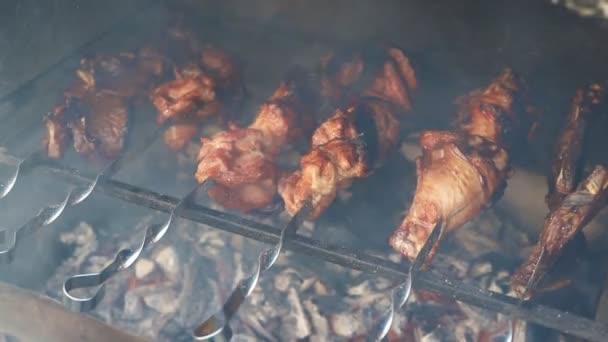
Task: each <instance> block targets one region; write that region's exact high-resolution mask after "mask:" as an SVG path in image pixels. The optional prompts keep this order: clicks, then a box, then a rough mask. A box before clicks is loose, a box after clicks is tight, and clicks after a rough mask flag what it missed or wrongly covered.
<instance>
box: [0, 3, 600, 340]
mask: <svg viewBox="0 0 608 342" xmlns="http://www.w3.org/2000/svg"><path fill="white" fill-rule="evenodd" d="M158 4H159V1H154V2H153V3H151V4H150V6H149V7H148V8H151V7H153V6H155V5H158ZM127 17H129V16H127ZM125 20H126V19H125ZM116 26H120V25H116ZM108 33H109V32H104V33H103V34H100V35H99V36H97V37H95V38H94V39H93V40H91V41H90V42H88V43H87V44H86V46H90V45H92V44H93V43H94V42H96V41H98V40H100V39H101V38H102V37H103V36H105V35H106V34H108ZM290 34H291V33H290ZM299 37H300V38H302V40H303V41H306V40H308V38H310V37H307V36H306V35H301V34H300V35H299ZM324 40H325V39H324ZM330 41H332V42H333V40H330ZM83 48H84V47H83ZM79 51H81V49H79V50H77V51H75V52H74V53H73V54H71V55H70V56H74V55H76V54H77V53H78V52H79ZM70 56H66V59H67V58H68V57H70ZM58 64H59V63H58ZM54 67H55V65H54V66H52V67H51V68H49V70H51V69H53V68H54ZM49 70H45V71H43V72H42V73H41V74H39V76H38V77H36V78H35V79H32V80H31V81H30V82H28V84H26V85H25V86H24V87H21V88H19V89H17V90H16V91H15V92H13V93H12V94H10V95H8V96H5V97H4V98H2V99H0V102H4V101H6V100H7V99H9V98H12V97H16V96H19V94H20V93H21V92H22V90H23V89H26V88H27V87H28V86H29V85H30V84H31V83H33V82H35V81H36V80H37V79H39V78H42V77H43V76H44V75H45V74H46V73H47V72H48V71H49ZM33 124H35V123H32V122H31V121H30V122H28V126H30V127H28V128H25V129H23V130H19V131H17V132H18V133H17V134H12V135H10V137H11V139H6V140H7V141H12V140H13V138H14V137H18V136H19V135H20V134H21V133H22V132H25V131H26V130H27V129H29V128H31V125H33ZM36 167H37V168H39V169H41V170H43V171H46V172H49V173H50V174H52V175H53V176H54V177H58V178H60V179H62V180H64V181H66V182H68V183H70V184H73V185H86V184H90V183H91V182H92V181H93V180H94V176H86V175H83V174H82V173H80V172H78V171H77V170H75V169H72V168H69V167H66V166H64V165H61V164H59V163H55V162H50V161H49V162H43V163H40V164H38V165H37V166H36ZM97 189H99V191H101V193H103V194H105V195H107V196H110V197H113V198H116V199H119V200H122V201H125V202H127V203H131V204H135V205H137V206H141V207H145V208H148V209H152V210H155V211H158V212H165V213H169V212H171V210H172V209H173V207H174V206H175V205H176V204H177V203H178V202H179V199H178V198H176V197H172V196H167V195H163V194H160V193H158V192H154V191H151V190H148V189H145V188H142V187H137V186H133V185H131V184H128V183H124V182H120V181H117V180H112V179H103V178H102V179H100V181H99V184H98V185H97ZM178 216H179V217H181V218H183V219H186V220H190V221H192V222H196V223H200V224H204V225H207V226H209V227H212V228H215V229H219V230H222V231H226V232H230V233H234V234H238V235H241V236H244V237H246V238H250V239H254V240H257V241H260V242H263V243H272V244H275V243H277V242H278V241H279V238H280V229H279V228H278V227H273V226H270V225H267V224H262V223H258V222H254V221H252V220H248V219H244V218H241V217H238V216H237V215H234V214H230V213H225V212H221V211H217V210H214V209H211V208H208V207H204V206H201V205H197V204H191V205H186V206H185V207H184V208H183V210H181V211H180V213H179V215H178ZM285 248H286V249H287V250H290V251H293V252H296V253H300V254H305V255H309V256H312V257H315V258H319V259H321V260H323V261H326V262H330V263H333V264H336V265H340V266H342V267H345V268H349V269H353V270H358V271H362V272H365V273H367V274H373V275H375V276H378V277H383V278H386V279H389V280H391V281H394V282H401V281H403V279H405V277H407V276H408V274H407V270H408V264H407V263H406V262H404V263H402V264H397V263H394V262H391V261H388V260H385V259H382V258H379V257H375V256H372V255H369V254H365V253H360V252H357V251H354V250H351V249H347V248H343V247H339V246H335V245H331V244H328V243H326V242H323V241H319V240H315V239H311V238H307V237H304V236H301V235H297V234H296V235H295V236H293V237H289V238H288V239H287V240H286V243H285ZM414 279H415V281H414V284H413V286H414V288H415V289H424V290H427V291H433V292H436V293H439V294H442V295H444V296H447V297H449V298H452V299H454V300H457V301H460V302H463V303H466V304H470V305H473V306H476V307H479V308H482V309H486V310H490V311H493V312H496V313H499V314H503V315H505V316H507V317H510V318H512V319H517V320H524V321H528V322H531V323H535V324H538V325H541V326H544V327H547V328H551V329H554V330H556V331H560V332H562V333H565V334H570V335H573V336H576V337H580V338H584V339H587V340H591V341H603V340H604V339H605V336H607V335H608V324H604V323H601V322H597V321H594V320H591V319H588V318H585V317H582V316H580V315H576V314H572V313H568V312H566V311H561V310H557V309H554V308H551V307H548V306H544V305H539V304H535V303H533V302H522V301H520V300H517V299H515V298H513V297H509V296H506V295H503V294H499V293H496V292H492V291H485V290H482V289H480V288H478V287H475V286H472V285H469V284H465V283H463V282H462V281H456V280H454V279H450V278H448V277H446V276H445V275H442V274H438V273H436V272H422V273H420V274H418V275H417V276H416V277H415V278H414ZM201 318H203V317H201Z"/></svg>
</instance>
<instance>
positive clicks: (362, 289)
mask: <svg viewBox="0 0 608 342" xmlns="http://www.w3.org/2000/svg"><path fill="white" fill-rule="evenodd" d="M370 292H373V290H372V289H371V288H370V285H369V280H365V281H364V282H362V283H361V284H359V285H356V286H352V287H351V288H350V289H348V291H347V293H348V294H349V295H350V296H363V295H366V294H369V293H370Z"/></svg>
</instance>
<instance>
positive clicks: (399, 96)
mask: <svg viewBox="0 0 608 342" xmlns="http://www.w3.org/2000/svg"><path fill="white" fill-rule="evenodd" d="M320 74H321V75H322V78H321V84H322V92H323V95H324V96H326V97H328V98H331V99H333V100H334V102H335V103H338V104H340V103H343V102H344V101H350V100H351V97H353V95H354V96H355V97H359V96H371V97H376V98H380V99H384V100H386V101H388V102H391V103H394V104H396V105H397V106H399V108H401V109H403V110H404V111H410V110H411V107H412V104H411V99H410V95H411V92H412V91H414V90H416V88H417V81H416V75H415V72H414V69H413V68H412V66H411V65H410V62H409V59H408V58H407V57H406V56H405V54H404V52H403V51H402V50H400V49H398V48H395V47H390V46H388V47H387V46H384V47H381V48H374V49H369V51H351V50H345V51H340V52H338V53H331V54H327V55H325V56H324V57H323V58H322V59H321V64H320Z"/></svg>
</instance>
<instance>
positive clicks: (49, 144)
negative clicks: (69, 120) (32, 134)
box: [43, 106, 69, 159]
mask: <svg viewBox="0 0 608 342" xmlns="http://www.w3.org/2000/svg"><path fill="white" fill-rule="evenodd" d="M64 111H65V108H64V106H57V107H55V108H54V109H53V111H52V112H51V113H48V114H47V115H46V116H45V120H44V121H45V126H46V129H45V132H46V134H45V136H44V138H43V144H44V146H45V150H46V154H47V155H48V156H49V158H51V159H59V158H61V157H62V156H63V154H64V153H65V146H66V144H67V141H68V138H69V137H68V132H67V127H66V126H65V123H64V120H63V112H64Z"/></svg>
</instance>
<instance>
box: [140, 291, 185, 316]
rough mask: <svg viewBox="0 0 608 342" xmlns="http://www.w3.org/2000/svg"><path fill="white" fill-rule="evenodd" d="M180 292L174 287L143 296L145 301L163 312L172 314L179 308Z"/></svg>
mask: <svg viewBox="0 0 608 342" xmlns="http://www.w3.org/2000/svg"><path fill="white" fill-rule="evenodd" d="M177 297H178V293H177V291H175V290H173V289H164V290H161V291H158V292H153V293H150V294H148V295H145V296H143V301H144V303H145V304H146V305H147V306H148V307H150V308H151V309H154V310H155V311H156V312H158V313H161V314H172V313H174V312H175V311H177V309H178V301H177Z"/></svg>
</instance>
